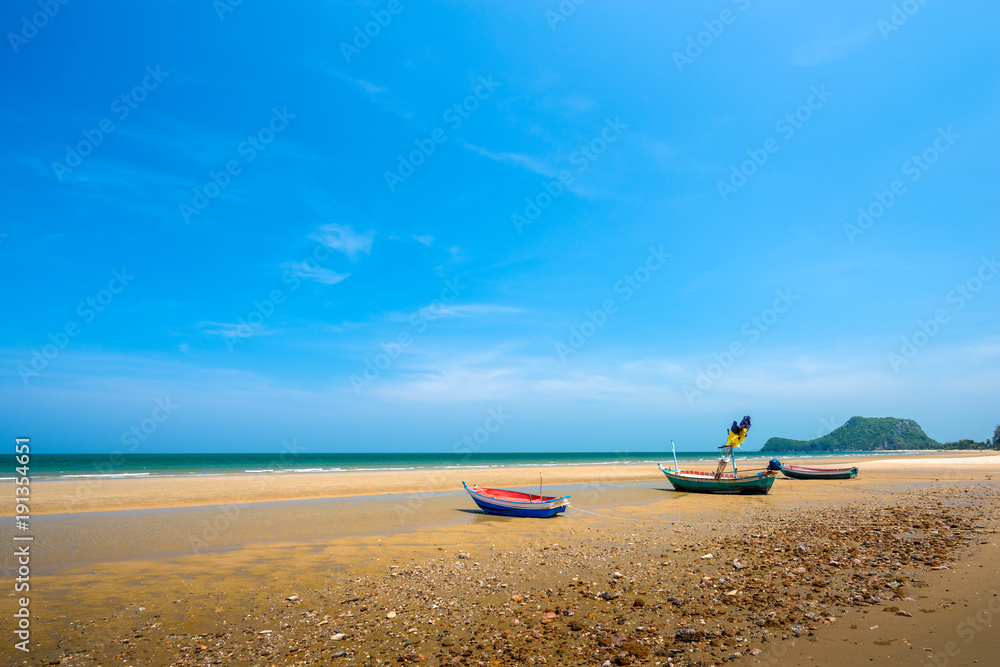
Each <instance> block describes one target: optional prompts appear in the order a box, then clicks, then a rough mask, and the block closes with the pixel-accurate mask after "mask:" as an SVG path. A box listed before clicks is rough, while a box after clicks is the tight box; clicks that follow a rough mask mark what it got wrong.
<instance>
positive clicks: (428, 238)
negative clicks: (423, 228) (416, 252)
mask: <svg viewBox="0 0 1000 667" xmlns="http://www.w3.org/2000/svg"><path fill="white" fill-rule="evenodd" d="M410 236H412V237H413V240H414V241H416V242H417V243H423V244H424V245H426V246H429V245H430V244H432V243H434V237H433V236H431V235H430V234H424V235H423V236H418V235H417V234H410Z"/></svg>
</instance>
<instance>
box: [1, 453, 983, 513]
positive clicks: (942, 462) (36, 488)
mask: <svg viewBox="0 0 1000 667" xmlns="http://www.w3.org/2000/svg"><path fill="white" fill-rule="evenodd" d="M956 454H957V452H956V451H949V450H945V451H942V452H934V453H927V452H920V453H913V454H908V455H902V456H901V455H898V454H892V455H876V456H838V457H816V458H810V459H809V462H810V464H818V465H835V466H844V465H857V466H858V467H859V470H860V473H859V474H861V475H864V474H865V472H866V471H871V472H873V473H874V472H878V473H881V474H892V473H909V474H924V475H934V474H937V475H938V476H946V475H948V474H950V473H951V472H954V471H957V470H960V469H961V470H969V471H975V472H977V473H979V474H982V475H989V474H993V473H1000V454H995V453H992V452H982V451H968V452H966V453H964V454H958V455H956ZM737 461H739V459H737ZM687 465H689V466H690V467H691V468H692V469H698V468H703V469H705V470H710V469H714V467H715V463H714V461H703V462H699V463H698V464H697V465H695V464H694V463H688V464H687ZM540 467H541V468H543V472H544V476H543V479H544V485H545V486H544V488H546V489H549V490H550V491H552V492H553V493H557V492H558V487H559V485H571V484H572V485H601V484H616V483H618V484H623V483H638V482H650V481H658V480H662V479H663V475H662V473H661V472H660V471H659V470H658V469H656V468H655V467H654V466H652V465H650V464H647V463H626V464H617V463H612V464H568V465H558V466H547V467H543V466H511V467H490V468H481V467H472V468H423V469H415V470H387V471H378V472H372V471H340V472H312V473H295V474H290V473H289V474H230V475H217V476H172V477H168V476H164V477H152V476H150V477H126V478H103V477H92V478H76V479H56V480H53V479H42V480H37V481H34V482H33V484H32V513H33V514H34V515H36V516H44V515H53V514H77V513H85V512H108V511H118V510H139V509H167V508H179V507H203V506H215V505H237V506H240V507H242V506H246V505H249V504H255V503H262V502H274V501H290V500H316V499H323V498H362V497H378V496H390V495H400V494H422V495H427V494H433V493H439V492H445V491H454V490H459V491H461V490H462V485H461V483H462V481H466V482H469V483H470V484H471V483H476V484H479V485H480V486H484V487H502V488H529V489H534V488H537V481H538V478H537V476H536V472H538V469H539V468H540ZM744 469H745V467H744ZM754 469H756V468H754ZM747 471H749V470H747ZM13 486H14V484H13V482H0V493H4V492H7V493H8V495H13ZM8 511H9V510H8ZM7 516H10V515H7Z"/></svg>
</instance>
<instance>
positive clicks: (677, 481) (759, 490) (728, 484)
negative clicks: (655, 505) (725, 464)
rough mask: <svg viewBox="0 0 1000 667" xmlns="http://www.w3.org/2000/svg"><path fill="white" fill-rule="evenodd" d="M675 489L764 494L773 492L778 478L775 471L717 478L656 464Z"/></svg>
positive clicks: (726, 474)
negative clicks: (772, 489) (772, 488)
mask: <svg viewBox="0 0 1000 667" xmlns="http://www.w3.org/2000/svg"><path fill="white" fill-rule="evenodd" d="M656 465H657V466H658V467H659V468H660V470H661V471H662V472H663V474H664V475H666V476H667V479H669V480H670V483H671V484H673V486H674V488H675V489H676V490H678V491H686V492H688V493H742V494H750V493H755V494H763V493H767V492H768V491H770V490H771V485H772V484H774V480H775V477H776V476H777V475H776V474H775V472H774V471H773V470H767V471H765V472H761V473H757V474H756V475H750V476H734V475H733V474H732V473H724V474H723V475H721V476H720V477H718V478H717V477H716V476H715V473H711V472H700V471H698V470H673V469H666V468H664V467H663V466H661V465H660V464H656Z"/></svg>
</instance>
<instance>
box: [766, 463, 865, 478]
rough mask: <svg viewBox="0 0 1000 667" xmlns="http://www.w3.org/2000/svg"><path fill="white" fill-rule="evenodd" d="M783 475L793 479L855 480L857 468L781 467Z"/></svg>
mask: <svg viewBox="0 0 1000 667" xmlns="http://www.w3.org/2000/svg"><path fill="white" fill-rule="evenodd" d="M781 474H782V475H784V476H785V477H791V478H792V479H854V478H855V477H857V476H858V469H857V468H806V467H805V466H788V465H783V466H781Z"/></svg>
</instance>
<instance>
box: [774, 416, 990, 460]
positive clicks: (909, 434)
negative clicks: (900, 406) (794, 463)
mask: <svg viewBox="0 0 1000 667" xmlns="http://www.w3.org/2000/svg"><path fill="white" fill-rule="evenodd" d="M997 445H998V443H997V442H996V438H994V441H992V442H991V441H990V439H989V438H987V439H986V440H985V441H983V442H976V441H974V440H959V441H958V442H945V443H940V442H938V441H936V440H934V439H932V438H930V437H928V436H927V434H926V433H924V429H922V428H920V424H918V423H917V422H915V421H914V420H912V419H896V418H895V417H851V418H850V419H848V420H847V423H845V424H844V425H843V426H841V427H839V428H837V429H834V430H833V431H831V432H830V433H827V434H826V435H824V436H823V437H821V438H815V439H813V440H790V439H788V438H771V439H769V440H768V441H767V442H765V443H764V446H763V447H761V449H760V451H762V452H879V451H890V450H899V449H993V448H996V447H997Z"/></svg>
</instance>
